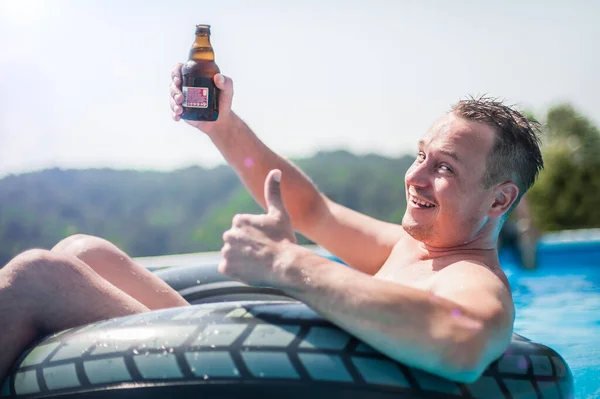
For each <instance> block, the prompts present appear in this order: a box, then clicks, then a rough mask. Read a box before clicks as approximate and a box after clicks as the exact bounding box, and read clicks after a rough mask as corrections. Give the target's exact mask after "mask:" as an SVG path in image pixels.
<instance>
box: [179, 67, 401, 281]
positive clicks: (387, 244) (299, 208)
mask: <svg viewBox="0 0 600 399" xmlns="http://www.w3.org/2000/svg"><path fill="white" fill-rule="evenodd" d="M172 80H173V81H172V84H171V100H170V103H171V109H172V111H173V118H174V119H175V120H179V119H180V117H179V115H180V114H181V111H182V108H181V103H182V101H183V94H182V92H181V64H177V65H175V67H174V69H173V72H172ZM215 84H216V85H217V87H218V88H219V89H220V90H221V93H220V98H219V118H218V120H217V121H216V122H196V121H186V122H187V123H188V124H190V125H192V126H194V127H196V128H198V129H200V130H201V131H203V132H204V133H206V134H207V135H208V136H209V138H210V139H211V140H212V141H213V143H214V144H215V145H216V146H217V148H218V149H219V151H220V152H221V154H223V156H224V158H225V160H226V161H227V162H228V163H229V165H231V166H232V167H233V169H234V170H235V171H236V173H237V174H238V176H239V177H240V179H241V181H242V182H243V184H244V185H245V186H246V188H247V189H248V191H249V192H250V194H251V195H252V196H253V197H254V199H255V200H256V201H257V202H258V203H259V204H260V205H261V206H262V207H263V208H265V206H266V205H265V199H264V196H263V187H264V181H265V177H266V176H267V174H268V173H269V171H270V170H272V169H279V170H281V171H282V172H283V173H282V174H283V176H284V177H283V180H282V182H281V187H282V195H283V200H284V203H285V206H286V208H287V209H288V212H289V214H290V219H291V222H292V225H293V226H294V228H295V229H296V230H298V231H299V232H301V233H302V234H304V235H305V236H306V237H308V238H309V239H311V240H313V241H315V242H317V243H318V244H320V245H321V246H323V247H324V248H326V249H328V250H329V251H331V252H332V253H333V254H335V255H336V256H338V257H340V258H341V259H342V260H344V261H345V262H347V263H348V264H350V265H352V266H353V267H355V268H357V269H358V270H361V271H363V272H365V273H369V274H374V273H375V272H377V270H378V269H379V267H381V265H382V264H383V263H384V262H385V260H386V259H387V257H388V256H389V254H390V252H391V250H392V248H393V246H394V244H395V243H396V242H397V241H398V239H399V237H400V234H401V231H402V230H401V227H400V226H397V225H393V224H390V223H385V222H382V221H379V220H376V219H373V218H371V217H368V216H366V215H363V214H360V213H358V212H355V211H353V210H351V209H348V208H346V207H343V206H341V205H339V204H336V203H334V202H332V201H331V200H329V199H327V198H326V197H325V196H324V195H323V194H322V193H321V192H319V190H318V189H317V187H315V185H314V184H313V182H312V181H311V180H310V178H309V177H308V176H306V175H305V174H304V173H303V172H302V171H301V170H300V169H298V168H297V167H296V166H295V165H293V164H292V163H291V162H290V161H288V160H286V159H285V158H283V157H281V156H279V155H277V154H276V153H274V152H273V151H271V150H270V149H269V148H268V147H267V146H266V145H265V144H264V143H263V142H262V141H260V139H259V138H258V137H257V136H256V135H255V134H254V133H253V132H252V130H251V129H250V128H249V127H248V126H247V125H246V123H244V121H242V120H241V119H240V118H239V117H238V116H237V115H236V114H235V113H234V112H233V111H232V110H231V103H232V98H233V82H232V80H231V79H230V78H226V77H224V76H223V75H216V76H215Z"/></svg>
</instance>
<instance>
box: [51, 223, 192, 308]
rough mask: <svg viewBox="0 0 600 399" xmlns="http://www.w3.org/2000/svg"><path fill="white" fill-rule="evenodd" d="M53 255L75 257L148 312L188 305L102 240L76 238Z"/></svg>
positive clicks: (64, 243) (77, 236)
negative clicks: (60, 254) (135, 300)
mask: <svg viewBox="0 0 600 399" xmlns="http://www.w3.org/2000/svg"><path fill="white" fill-rule="evenodd" d="M52 251H53V252H57V253H63V254H67V255H72V256H76V257H77V258H79V259H80V260H82V261H83V262H85V263H86V264H88V265H89V266H90V267H91V268H92V269H94V270H95V271H96V273H98V274H99V275H100V276H102V277H103V278H105V279H106V280H108V281H110V282H111V283H112V284H113V285H114V286H115V287H117V288H119V289H120V290H122V291H123V292H125V293H126V294H128V295H130V296H132V297H133V298H135V299H137V300H138V301H139V302H141V303H143V304H144V305H146V306H147V307H148V308H149V309H152V310H154V309H162V308H170V307H177V306H185V305H189V303H188V302H187V301H186V300H185V299H183V297H182V296H181V295H179V293H178V292H177V291H175V290H174V289H172V288H171V287H170V286H169V285H168V284H167V283H165V282H164V281H162V280H161V279H160V278H158V277H156V275H154V274H153V273H152V272H150V271H149V270H148V269H146V268H145V267H143V266H141V265H140V264H138V263H136V262H134V261H133V259H131V258H130V257H129V256H128V255H127V254H126V253H125V252H123V251H121V250H120V249H119V248H117V247H116V246H115V245H114V244H111V243H110V242H108V241H106V240H104V239H102V238H98V237H94V236H88V235H84V234H76V235H73V236H70V237H67V238H65V239H64V240H62V241H60V242H59V243H58V244H56V245H55V246H54V248H52Z"/></svg>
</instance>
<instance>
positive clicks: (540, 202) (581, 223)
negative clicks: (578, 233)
mask: <svg viewBox="0 0 600 399" xmlns="http://www.w3.org/2000/svg"><path fill="white" fill-rule="evenodd" d="M543 144H544V146H543V155H544V162H545V165H546V166H545V169H544V171H543V172H542V173H541V174H540V177H539V179H538V181H537V182H536V183H535V185H534V186H533V187H532V188H531V190H530V191H529V194H528V198H529V200H530V203H531V209H532V212H533V215H534V218H535V221H536V224H537V225H538V227H539V228H540V229H541V230H542V231H554V230H566V229H581V228H592V227H600V131H599V130H598V128H597V127H595V126H594V125H593V124H592V122H591V121H590V120H589V119H587V118H585V117H584V116H583V115H581V114H580V113H578V112H577V111H576V110H575V109H574V108H573V107H572V106H570V105H567V104H561V105H557V106H555V107H553V108H552V109H550V110H549V111H548V114H547V116H546V121H545V126H544V136H543Z"/></svg>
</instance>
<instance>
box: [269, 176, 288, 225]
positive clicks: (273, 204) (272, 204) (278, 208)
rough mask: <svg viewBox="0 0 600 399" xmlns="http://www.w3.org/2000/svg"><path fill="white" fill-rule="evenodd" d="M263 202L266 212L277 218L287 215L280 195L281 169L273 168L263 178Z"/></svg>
mask: <svg viewBox="0 0 600 399" xmlns="http://www.w3.org/2000/svg"><path fill="white" fill-rule="evenodd" d="M265 202H266V204H267V213H268V214H269V215H272V216H275V217H277V218H281V217H287V216H288V214H287V210H286V209H285V205H284V204H283V198H282V196H281V171H280V170H279V169H273V170H272V171H270V172H269V174H268V175H267V178H266V179H265Z"/></svg>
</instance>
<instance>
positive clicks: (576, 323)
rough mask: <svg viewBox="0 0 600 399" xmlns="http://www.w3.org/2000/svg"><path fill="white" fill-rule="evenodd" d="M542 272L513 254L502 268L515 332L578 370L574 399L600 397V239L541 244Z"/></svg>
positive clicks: (502, 258)
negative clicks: (524, 266)
mask: <svg viewBox="0 0 600 399" xmlns="http://www.w3.org/2000/svg"><path fill="white" fill-rule="evenodd" d="M538 248H539V249H540V251H541V252H542V256H540V259H539V260H540V265H539V268H538V269H537V270H533V271H529V270H523V269H522V268H520V267H518V266H517V263H516V262H515V260H514V257H513V256H512V255H511V254H503V256H502V257H501V264H502V267H503V269H504V270H505V272H506V274H507V275H508V278H509V281H510V284H511V289H512V292H513V297H514V301H515V306H516V311H517V313H516V320H515V332H516V333H518V334H521V335H523V336H525V337H527V338H529V339H531V340H533V341H536V342H539V343H541V344H544V345H546V346H549V347H551V348H552V349H554V350H556V351H557V352H558V353H560V354H561V356H562V357H563V358H564V359H565V360H566V362H567V363H568V364H569V367H570V368H571V371H572V372H573V377H574V381H575V398H576V399H592V398H594V399H595V398H600V241H599V242H597V243H588V244H585V245H583V244H577V243H571V244H560V245H558V244H556V243H553V244H552V245H551V246H550V245H544V244H543V243H542V244H541V248H540V247H538Z"/></svg>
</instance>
